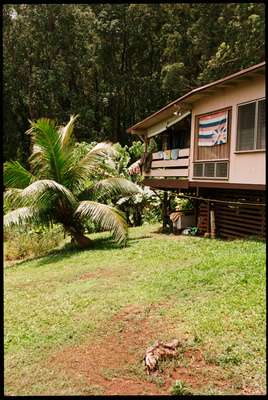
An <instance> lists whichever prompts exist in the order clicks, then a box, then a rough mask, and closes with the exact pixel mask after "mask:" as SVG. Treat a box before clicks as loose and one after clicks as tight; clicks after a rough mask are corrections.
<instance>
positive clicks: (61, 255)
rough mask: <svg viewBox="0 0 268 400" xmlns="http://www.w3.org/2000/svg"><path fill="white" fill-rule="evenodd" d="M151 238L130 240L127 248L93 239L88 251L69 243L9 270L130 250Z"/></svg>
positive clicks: (19, 263)
mask: <svg viewBox="0 0 268 400" xmlns="http://www.w3.org/2000/svg"><path fill="white" fill-rule="evenodd" d="M149 238H151V236H139V237H136V238H129V239H128V241H127V244H126V245H125V246H122V245H119V244H117V243H116V242H114V241H113V239H112V238H96V239H93V241H92V245H91V247H89V248H86V249H80V248H78V247H77V246H75V245H74V244H73V243H71V242H68V243H66V244H64V245H63V246H62V247H60V248H56V249H53V250H50V251H49V252H48V253H47V254H45V255H42V256H39V257H32V258H27V259H26V260H21V261H18V262H15V263H14V264H12V265H9V266H8V267H7V268H12V269H13V268H16V267H22V266H23V265H25V264H27V263H29V262H32V261H37V262H36V265H35V266H36V267H41V266H42V265H46V264H50V263H53V262H57V261H60V260H63V259H68V258H71V257H73V256H76V255H78V254H80V253H84V252H94V251H98V250H101V251H111V250H119V249H124V248H129V247H131V244H133V243H135V242H138V241H139V239H149Z"/></svg>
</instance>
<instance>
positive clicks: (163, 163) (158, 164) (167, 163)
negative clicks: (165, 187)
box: [151, 158, 189, 168]
mask: <svg viewBox="0 0 268 400" xmlns="http://www.w3.org/2000/svg"><path fill="white" fill-rule="evenodd" d="M188 165H189V158H181V159H178V160H159V161H152V165H151V168H166V167H188Z"/></svg>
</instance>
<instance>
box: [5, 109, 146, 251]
mask: <svg viewBox="0 0 268 400" xmlns="http://www.w3.org/2000/svg"><path fill="white" fill-rule="evenodd" d="M77 117H78V116H71V118H70V121H69V122H68V123H67V124H66V125H65V126H57V124H56V122H55V121H53V120H51V119H46V118H41V119H39V120H37V121H36V122H33V121H30V123H31V127H30V129H29V130H28V131H27V134H28V135H30V137H31V143H32V154H31V156H30V157H29V159H28V163H29V166H30V170H27V169H26V168H25V167H24V166H23V165H21V164H20V163H19V162H18V161H9V162H6V163H5V166H4V185H5V187H6V188H7V190H6V192H5V203H6V206H7V207H9V209H10V208H11V209H12V211H10V212H8V213H7V214H6V215H5V217H4V224H5V226H11V225H25V224H37V225H43V226H48V227H49V226H51V225H52V224H53V223H56V224H61V225H62V227H63V229H64V231H65V232H66V233H67V234H69V235H71V237H72V240H73V241H74V242H75V243H76V244H78V245H79V246H80V247H87V246H89V245H90V243H91V241H90V239H89V238H88V237H86V236H85V235H84V233H85V228H86V223H87V221H93V222H94V223H96V224H97V225H98V226H99V227H100V228H101V229H103V230H110V231H111V232H112V234H113V236H114V238H115V240H116V241H117V242H118V243H125V242H126V240H127V222H126V219H125V216H124V214H123V213H122V212H121V211H120V210H118V209H117V208H115V207H112V206H111V205H109V204H107V199H109V198H110V197H111V196H113V197H116V196H117V197H120V196H126V195H130V194H136V193H138V192H139V191H140V189H139V188H138V187H137V186H136V185H135V184H134V183H132V182H131V181H129V180H126V179H125V178H123V177H122V176H118V174H117V172H116V170H115V168H114V163H113V161H112V157H114V156H115V154H116V151H115V149H114V148H113V145H112V144H111V143H106V142H102V143H98V144H96V145H95V146H94V147H92V148H91V149H85V146H79V145H75V143H74V138H73V128H74V123H75V121H76V119H77Z"/></svg>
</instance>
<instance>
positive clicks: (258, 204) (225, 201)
mask: <svg viewBox="0 0 268 400" xmlns="http://www.w3.org/2000/svg"><path fill="white" fill-rule="evenodd" d="M178 197H182V198H189V199H196V200H203V201H208V202H215V203H228V204H240V205H247V206H262V207H265V206H266V204H265V203H247V202H239V201H231V200H218V199H208V198H205V197H198V196H190V195H186V194H184V195H181V194H179V195H178Z"/></svg>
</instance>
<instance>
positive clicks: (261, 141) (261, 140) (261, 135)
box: [257, 100, 265, 149]
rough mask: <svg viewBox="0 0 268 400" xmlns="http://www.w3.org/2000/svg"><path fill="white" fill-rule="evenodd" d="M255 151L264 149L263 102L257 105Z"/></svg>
mask: <svg viewBox="0 0 268 400" xmlns="http://www.w3.org/2000/svg"><path fill="white" fill-rule="evenodd" d="M257 149H265V100H261V101H259V104H258V134H257Z"/></svg>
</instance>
